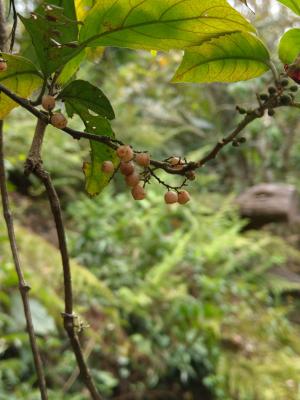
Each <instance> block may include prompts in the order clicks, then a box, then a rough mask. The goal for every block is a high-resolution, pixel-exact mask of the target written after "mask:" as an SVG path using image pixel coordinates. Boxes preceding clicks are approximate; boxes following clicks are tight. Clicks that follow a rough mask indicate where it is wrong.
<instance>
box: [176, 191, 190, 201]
mask: <svg viewBox="0 0 300 400" xmlns="http://www.w3.org/2000/svg"><path fill="white" fill-rule="evenodd" d="M190 200H191V197H190V194H189V192H187V191H186V190H181V191H180V192H179V193H178V203H179V204H185V203H187V202H188V201H190Z"/></svg>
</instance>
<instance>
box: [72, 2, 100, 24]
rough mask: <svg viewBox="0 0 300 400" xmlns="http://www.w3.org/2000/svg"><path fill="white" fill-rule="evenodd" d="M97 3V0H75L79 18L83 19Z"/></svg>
mask: <svg viewBox="0 0 300 400" xmlns="http://www.w3.org/2000/svg"><path fill="white" fill-rule="evenodd" d="M95 3H96V0H75V9H76V15H77V20H78V21H83V20H84V19H85V17H86V15H87V13H88V12H89V11H90V10H91V9H92V8H93V6H94V4H95Z"/></svg>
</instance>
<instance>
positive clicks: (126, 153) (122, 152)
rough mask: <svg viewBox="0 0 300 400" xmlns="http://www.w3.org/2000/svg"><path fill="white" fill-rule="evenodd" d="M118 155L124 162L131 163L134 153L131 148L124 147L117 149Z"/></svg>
mask: <svg viewBox="0 0 300 400" xmlns="http://www.w3.org/2000/svg"><path fill="white" fill-rule="evenodd" d="M117 155H118V157H119V158H121V160H122V161H131V160H132V159H133V155H134V153H133V150H132V148H131V147H130V146H128V145H122V146H119V147H118V148H117Z"/></svg>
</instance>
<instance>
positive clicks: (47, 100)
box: [42, 94, 55, 111]
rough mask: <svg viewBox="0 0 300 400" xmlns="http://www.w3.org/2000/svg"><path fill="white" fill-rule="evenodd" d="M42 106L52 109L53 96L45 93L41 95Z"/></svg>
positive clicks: (53, 105) (48, 109) (53, 104)
mask: <svg viewBox="0 0 300 400" xmlns="http://www.w3.org/2000/svg"><path fill="white" fill-rule="evenodd" d="M42 106H43V108H44V109H45V110H46V111H50V110H53V108H54V107H55V97H53V96H50V95H49V94H45V95H44V96H43V97H42Z"/></svg>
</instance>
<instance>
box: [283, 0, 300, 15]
mask: <svg viewBox="0 0 300 400" xmlns="http://www.w3.org/2000/svg"><path fill="white" fill-rule="evenodd" d="M278 1H279V3H281V4H283V5H285V6H286V7H288V8H290V9H291V10H292V11H294V13H295V14H297V15H300V1H299V0H278Z"/></svg>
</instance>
